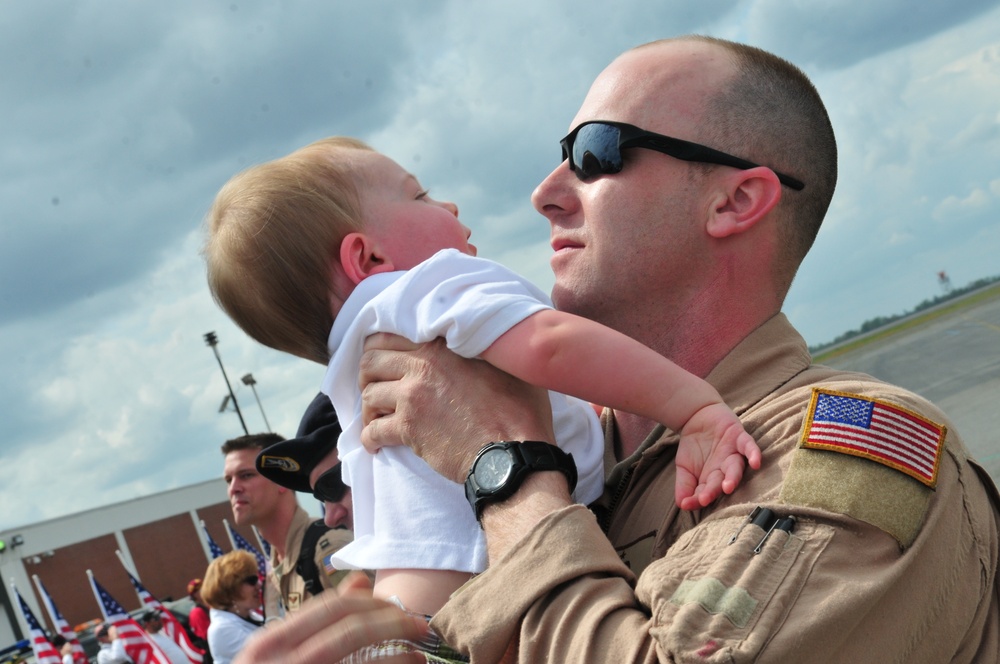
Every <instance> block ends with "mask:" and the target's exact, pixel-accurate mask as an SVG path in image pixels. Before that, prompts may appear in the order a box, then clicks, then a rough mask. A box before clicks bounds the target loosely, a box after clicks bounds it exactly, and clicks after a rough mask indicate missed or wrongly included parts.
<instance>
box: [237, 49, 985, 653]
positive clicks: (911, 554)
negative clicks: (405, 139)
mask: <svg viewBox="0 0 1000 664" xmlns="http://www.w3.org/2000/svg"><path fill="white" fill-rule="evenodd" d="M601 121H604V122H601ZM615 123H628V125H630V126H622V125H621V124H615ZM588 127H589V128H588ZM570 129H571V130H572V133H571V134H570V135H569V136H567V138H566V139H564V141H563V149H564V152H563V162H562V164H560V166H559V167H558V168H557V169H556V170H555V171H553V172H552V173H551V174H550V175H549V176H548V178H546V180H545V181H544V182H543V183H542V184H541V185H539V187H538V188H537V189H536V191H535V193H534V196H533V201H534V204H535V207H536V208H537V209H538V210H539V211H540V212H541V213H542V214H543V215H545V216H546V217H547V218H548V220H549V222H550V224H551V228H552V246H553V249H554V251H555V254H554V256H553V258H552V267H553V271H554V272H555V277H556V281H555V286H554V288H553V300H554V301H555V304H556V306H557V307H558V308H560V309H562V310H565V311H570V312H573V313H577V314H579V315H583V316H586V317H588V318H592V319H594V320H597V321H599V322H601V323H604V324H606V325H609V326H610V327H613V328H615V329H618V330H620V331H622V332H624V333H626V334H629V335H630V336H632V337H634V338H636V339H639V340H640V341H643V342H644V343H646V344H647V345H648V346H650V347H651V348H653V349H655V350H657V351H659V352H661V353H662V354H664V355H666V356H667V357H669V358H670V359H672V360H673V361H675V362H677V363H678V364H680V365H681V366H683V367H685V368H686V369H688V370H690V371H692V372H693V373H695V374H697V375H700V376H704V377H706V378H707V380H708V381H709V382H711V383H712V384H713V385H714V386H715V387H716V388H717V389H718V390H719V391H720V392H721V394H722V395H723V397H725V399H726V401H727V403H728V404H729V405H730V406H732V407H733V408H734V409H735V410H736V412H737V413H738V414H740V416H741V418H742V419H743V422H744V425H745V426H746V428H747V430H748V431H750V433H751V434H753V435H754V436H755V438H756V439H757V442H758V444H759V445H760V447H761V450H762V451H763V453H764V459H763V466H762V468H761V469H760V470H759V471H756V472H753V473H750V474H749V475H748V476H747V477H746V478H745V479H744V482H743V484H742V485H740V486H739V487H738V488H737V490H736V491H735V492H734V493H733V494H731V495H729V496H724V497H723V498H721V499H720V500H718V501H717V502H716V503H714V504H712V505H710V506H708V507H707V508H705V509H702V510H700V511H696V512H681V511H680V510H679V509H678V508H677V507H676V505H675V504H674V500H673V496H674V481H675V469H674V463H673V457H674V453H675V450H676V445H675V443H676V436H674V435H673V434H672V433H671V432H669V431H664V430H663V429H662V427H659V426H658V425H656V424H655V423H652V422H649V421H644V420H642V419H640V418H637V417H635V416H632V415H630V414H628V413H625V412H614V413H605V416H604V420H605V425H606V431H607V446H606V459H607V463H606V467H607V475H608V479H607V491H606V492H605V496H604V498H603V499H602V500H601V501H600V504H599V505H596V506H594V509H593V511H591V510H589V509H587V508H586V507H583V506H580V505H573V504H572V503H571V502H570V498H569V495H570V493H569V490H568V486H567V484H568V483H567V479H566V476H565V475H564V474H563V473H561V472H558V471H555V472H553V471H547V472H546V471H539V470H533V469H531V468H530V467H528V468H527V470H525V465H524V464H523V463H522V464H521V465H518V464H517V463H513V462H512V464H510V465H508V466H507V468H508V469H512V470H519V471H520V472H514V473H511V474H510V475H509V476H502V475H501V474H493V475H491V474H490V473H489V472H487V471H489V470H490V468H483V467H482V466H483V464H481V463H475V462H474V460H477V461H478V460H479V459H484V458H486V457H485V456H483V457H480V456H479V452H480V449H481V448H483V446H484V445H485V444H486V443H489V442H491V441H499V440H509V441H525V440H534V441H552V440H553V438H552V426H551V415H550V413H549V412H548V409H547V403H548V401H547V400H546V399H544V397H543V395H542V394H541V393H540V391H538V390H536V389H534V388H530V387H528V386H525V385H519V384H517V383H516V382H515V381H513V380H512V379H511V378H510V377H509V376H505V375H502V374H500V373H499V372H497V371H496V370H495V369H493V368H492V367H490V366H489V365H488V364H487V363H485V362H476V361H469V360H462V359H460V358H458V357H457V356H455V355H453V354H451V353H449V352H447V350H446V349H444V347H443V345H442V344H441V343H439V342H434V343H431V344H425V345H423V346H420V347H414V346H413V345H412V344H409V343H408V342H406V341H405V340H402V339H399V338H394V337H386V336H378V337H374V338H372V339H370V340H369V342H368V344H367V347H368V349H369V352H368V353H366V356H365V358H364V361H363V365H362V367H363V368H362V375H361V377H360V379H361V383H362V385H366V387H365V388H364V397H365V411H364V414H365V418H366V421H368V422H370V424H369V425H368V427H367V428H366V430H365V432H364V439H365V442H366V445H368V446H369V449H370V450H372V451H374V450H375V449H377V447H378V446H379V445H393V444H406V445H409V446H410V447H412V448H413V449H414V450H415V451H416V452H417V453H418V454H420V455H421V456H422V457H423V458H424V459H425V460H426V461H428V463H430V464H431V465H432V466H433V467H434V468H435V469H436V470H438V471H439V472H441V473H442V474H443V475H445V476H446V477H449V478H451V479H452V480H454V481H456V482H462V481H464V480H465V479H466V476H467V475H468V474H469V472H470V468H472V469H473V471H474V473H475V474H476V475H475V476H476V477H477V478H479V475H478V474H479V473H480V472H482V473H483V477H482V479H484V480H490V479H492V480H496V485H497V486H499V487H500V488H501V489H503V490H504V491H503V492H501V493H499V494H490V493H489V491H487V492H486V494H485V496H479V495H476V494H473V495H472V497H471V500H472V501H473V502H477V501H478V503H479V507H480V509H481V510H482V525H483V528H484V529H485V531H486V536H487V542H488V546H489V556H490V567H489V569H487V571H486V572H484V573H483V574H481V575H479V576H478V577H476V578H474V579H473V580H472V581H470V582H469V583H468V584H466V585H465V586H463V588H461V589H460V590H459V591H458V592H456V593H455V594H454V595H453V596H452V599H451V600H450V601H449V602H448V603H447V604H446V605H445V606H444V608H443V609H442V610H441V611H440V612H439V613H438V614H437V615H436V616H435V617H434V619H433V621H432V623H431V626H432V627H434V628H435V629H436V630H437V631H438V632H439V633H440V634H442V635H443V636H444V637H445V638H446V639H447V640H448V641H449V642H450V643H451V644H452V645H454V646H457V647H458V648H459V649H460V650H462V651H463V652H466V653H468V654H470V655H471V661H473V662H497V661H501V660H503V661H520V662H574V663H576V662H586V663H588V664H590V663H594V662H616V663H617V662H654V661H660V662H699V663H707V662H726V663H734V662H768V663H781V664H787V663H792V662H794V663H796V664H800V663H814V662H877V663H879V664H881V663H883V662H899V663H903V662H906V663H911V662H918V663H919V662H926V663H929V664H930V663H933V664H937V663H940V662H969V663H972V662H975V663H980V662H997V661H998V660H1000V608H998V606H1000V589H998V579H997V555H998V533H1000V523H998V522H1000V497H998V496H997V493H996V487H995V486H994V485H993V483H992V481H990V479H989V478H988V477H987V476H986V474H985V473H984V472H983V471H982V469H981V468H980V467H979V466H978V465H977V464H976V463H975V462H973V461H972V460H970V459H969V458H968V451H967V450H966V448H965V446H964V444H963V443H962V441H961V439H960V437H959V436H958V434H957V432H956V431H955V430H954V427H952V425H951V423H950V422H949V421H948V419H947V417H946V416H945V415H944V414H943V413H941V412H940V411H939V410H938V409H937V408H935V407H934V406H933V405H932V404H930V403H928V402H927V401H926V400H924V399H922V398H920V397H918V396H916V395H914V394H911V393H909V392H906V391H905V390H902V389H900V388H897V387H894V386H891V385H886V384H884V383H880V382H878V381H876V380H875V379H873V378H871V377H868V376H863V375H859V374H850V373H846V372H838V371H834V370H832V369H828V368H824V367H821V366H815V365H812V363H811V358H810V356H809V352H808V349H807V347H806V344H805V342H804V341H803V339H802V338H801V336H800V335H799V334H798V333H797V332H796V331H795V330H794V329H793V328H792V327H791V325H790V324H789V323H788V321H787V319H786V318H785V316H784V315H783V314H782V313H781V312H780V309H781V304H782V301H783V300H784V297H785V295H786V293H787V291H788V288H789V286H790V284H791V281H792V278H793V277H794V274H795V272H796V270H797V269H798V266H799V264H800V263H801V261H802V259H803V258H804V257H805V255H806V253H807V252H808V250H809V248H810V246H811V244H812V241H813V239H814V238H815V236H816V233H817V231H818V229H819V226H820V224H821V222H822V220H823V217H824V215H825V213H826V209H827V207H828V205H829V202H830V199H831V197H832V195H833V189H834V185H835V181H836V174H837V166H836V145H835V142H834V137H833V131H832V129H831V127H830V124H829V120H828V118H827V114H826V111H825V109H824V108H823V105H822V102H821V100H820V99H819V97H818V95H817V94H816V92H815V90H814V89H813V87H812V85H811V84H810V83H809V82H808V80H807V79H806V78H805V76H804V75H802V73H801V72H799V71H798V70H797V69H796V68H795V67H793V66H791V65H790V64H788V63H786V62H784V61H782V60H780V59H778V58H775V57H774V56H772V55H770V54H768V53H765V52H761V51H759V50H757V49H751V48H747V47H744V46H741V45H738V44H732V43H729V42H721V41H718V40H710V39H704V38H681V39H675V40H669V41H662V42H656V43H653V44H650V45H645V46H642V47H639V48H637V49H633V50H631V51H629V52H627V53H625V54H623V55H622V56H620V57H619V58H618V59H616V60H615V61H614V62H613V63H612V64H611V65H610V66H609V67H608V68H607V69H606V70H605V71H604V72H603V73H602V74H601V75H600V76H599V77H598V79H597V80H596V81H595V83H594V85H593V86H592V87H591V90H590V92H589V93H588V95H587V97H586V99H585V100H584V103H583V106H582V107H581V109H580V111H579V113H578V114H577V117H576V118H575V119H574V120H573V122H572V123H571V125H570ZM649 132H655V134H656V135H650V133H649ZM664 135H666V136H664ZM667 137H676V138H678V139H683V141H685V142H679V141H677V140H675V139H671V138H667ZM692 143H693V144H692ZM704 146H711V148H714V150H715V151H712V150H708V149H706V148H705V147H704ZM717 151H723V153H724V154H721V155H720V153H719V152H717ZM732 155H736V156H738V157H739V159H734V158H733V157H732ZM567 157H568V159H567ZM744 160H752V161H744ZM703 162H710V163H711V164H712V165H707V164H706V163H703ZM757 164H762V165H763V166H758V165H757ZM582 359H584V358H582ZM456 405H459V407H456ZM492 459H493V461H494V462H497V458H496V457H492ZM492 466H493V470H496V469H498V468H500V469H502V468H504V466H503V464H501V463H499V462H497V463H494V464H492ZM510 478H513V479H510ZM477 484H479V486H483V484H481V483H478V482H477ZM486 486H490V485H489V484H486ZM504 493H506V497H503V498H500V497H499V496H500V495H504ZM595 513H596V514H597V518H595ZM307 611H308V612H309V613H311V615H310V616H308V617H309V618H310V620H305V618H307V616H302V618H303V619H301V620H296V621H294V623H293V624H289V625H286V626H284V627H286V628H287V629H286V630H285V631H284V632H281V631H274V632H271V633H270V634H265V635H264V638H261V639H258V640H256V641H255V643H254V644H252V645H251V648H250V649H248V650H249V651H252V654H253V655H254V658H253V659H252V660H251V659H247V660H245V661H248V662H249V661H253V662H255V664H260V663H261V662H278V661H283V660H282V659H281V657H282V653H284V652H293V651H294V652H295V653H296V654H299V653H303V652H308V653H310V654H311V655H312V654H315V653H317V652H324V653H325V654H327V655H330V656H334V655H339V656H343V655H342V654H341V653H343V652H345V651H348V649H349V648H353V647H356V646H357V645H360V642H361V641H363V640H366V639H364V638H358V639H356V640H353V641H352V640H350V638H349V637H348V635H347V634H348V633H351V631H352V629H353V630H354V633H355V634H356V633H357V631H358V630H357V629H354V628H353V627H352V623H351V616H349V615H347V616H345V615H344V614H343V612H342V610H341V608H340V607H339V606H334V605H330V606H319V605H318V604H317V605H314V606H313V607H310V608H309V609H308V610H307ZM324 618H325V620H324ZM388 619H389V618H387V620H388ZM392 620H393V622H392V623H391V624H386V625H383V626H384V627H385V630H384V631H382V632H380V633H379V637H380V638H386V634H387V633H391V634H393V635H396V636H398V637H401V638H402V636H403V634H404V631H405V630H404V616H403V615H402V614H401V613H399V614H396V615H395V617H394V618H393V619H392ZM370 637H371V639H376V638H379V637H376V636H375V635H374V634H372V635H370Z"/></svg>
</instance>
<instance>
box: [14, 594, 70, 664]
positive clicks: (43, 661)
mask: <svg viewBox="0 0 1000 664" xmlns="http://www.w3.org/2000/svg"><path fill="white" fill-rule="evenodd" d="M11 588H14V594H15V595H17V603H18V605H19V606H20V607H21V615H22V616H24V622H26V623H27V624H28V632H29V636H30V637H31V650H32V651H33V652H34V653H35V661H36V662H38V664H62V656H61V655H60V654H59V653H58V651H56V649H55V646H53V645H52V642H51V641H49V639H48V637H46V636H45V631H44V630H43V629H42V626H41V625H40V624H39V623H38V619H37V618H35V614H34V613H33V612H32V611H31V608H30V607H29V606H28V605H27V604H26V603H25V602H24V598H23V597H21V593H20V592H18V590H17V588H15V587H14V584H11Z"/></svg>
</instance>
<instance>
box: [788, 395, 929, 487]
mask: <svg viewBox="0 0 1000 664" xmlns="http://www.w3.org/2000/svg"><path fill="white" fill-rule="evenodd" d="M945 433H946V428H945V426H944V425H943V424H938V423H936V422H932V421H931V420H928V419H927V418H925V417H923V416H921V415H919V414H917V413H915V412H913V411H911V410H908V409H906V408H903V407H902V406H898V405H896V404H892V403H889V402H887V401H882V400H881V399H871V398H868V397H863V396H860V395H857V394H849V393H847V392H836V391H833V390H824V389H820V388H813V394H812V400H811V402H810V403H809V413H808V415H807V417H806V424H805V428H804V430H803V432H802V441H801V447H806V448H812V449H821V450H831V451H834V452H840V453H843V454H849V455H851V456H856V457H862V458H865V459H870V460H872V461H875V462H878V463H880V464H882V465H884V466H888V467H889V468H893V469H895V470H898V471H900V472H902V473H905V474H907V475H909V476H910V477H912V478H914V479H916V480H917V481H919V482H921V483H922V484H925V485H926V486H929V487H931V488H934V486H935V485H936V484H937V473H938V466H939V465H940V462H941V452H942V450H943V449H944V437H945Z"/></svg>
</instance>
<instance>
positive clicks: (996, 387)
mask: <svg viewBox="0 0 1000 664" xmlns="http://www.w3.org/2000/svg"><path fill="white" fill-rule="evenodd" d="M819 363H820V364H826V365H828V366H832V367H836V368H839V369H849V370H852V371H861V372H864V373H867V374H870V375H872V376H875V377H876V378H879V379H881V380H884V381H887V382H889V383H894V384H896V385H900V386H902V387H905V388H907V389H909V390H912V391H913V392H916V393H917V394H919V395H921V396H923V397H926V398H927V399H930V400H931V401H933V402H934V403H935V404H937V405H938V406H939V407H940V408H941V409H942V410H944V412H945V413H946V414H947V415H948V416H949V417H950V418H951V420H952V422H953V423H954V425H955V428H956V429H957V431H958V433H959V434H960V435H961V436H962V439H963V440H964V441H965V444H966V445H967V446H968V447H969V449H970V450H971V451H972V455H973V457H975V458H976V459H978V460H979V462H980V463H981V464H982V465H983V467H984V468H986V470H987V471H989V473H990V475H991V476H992V477H993V480H994V481H995V482H997V483H998V484H1000V291H998V294H997V296H995V297H993V298H991V299H988V300H985V301H982V302H978V303H976V304H972V305H970V306H968V307H964V308H961V309H959V310H957V311H954V312H950V313H948V314H946V315H943V316H940V317H938V318H936V319H934V320H930V321H927V322H926V323H921V324H920V325H917V326H915V327H913V328H910V329H907V330H904V331H901V332H898V333H896V334H894V335H892V336H890V337H889V338H886V339H882V340H878V341H872V342H871V343H869V344H866V345H864V346H862V347H860V348H857V349H855V350H852V351H850V352H847V353H844V354H842V355H838V356H835V357H833V358H830V359H827V360H823V359H820V360H819Z"/></svg>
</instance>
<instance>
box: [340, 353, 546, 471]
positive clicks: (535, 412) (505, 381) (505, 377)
mask: <svg viewBox="0 0 1000 664" xmlns="http://www.w3.org/2000/svg"><path fill="white" fill-rule="evenodd" d="M358 382H359V384H360V386H361V395H362V409H361V414H362V418H363V421H364V424H365V428H364V430H363V431H362V433H361V442H362V443H363V444H364V446H365V448H366V449H367V450H368V451H369V452H373V453H374V452H377V451H378V449H379V448H380V447H384V446H392V445H406V446H407V447H410V448H411V449H412V450H413V451H414V452H416V454H417V455H418V456H420V457H421V458H423V459H424V461H426V462H427V463H428V464H429V465H430V466H431V467H432V468H434V470H436V471H437V472H438V473H440V474H441V475H444V476H445V477H447V478H448V479H450V480H452V481H454V482H459V483H461V482H464V481H465V476H466V475H467V474H468V472H469V468H470V467H471V466H472V461H473V459H475V456H476V454H477V453H478V452H479V450H480V449H482V447H483V446H484V445H486V444H487V443H489V442H491V441H499V440H544V441H553V440H555V437H554V435H553V433H552V409H551V405H550V404H549V399H548V394H547V393H546V392H545V390H543V389H541V388H537V387H533V386H531V385H528V384H527V383H524V382H522V381H520V380H518V379H516V378H514V377H513V376H511V375H509V374H507V373H504V372H503V371H500V370H499V369H497V368H495V367H493V366H492V365H490V364H489V363H487V362H484V361H482V360H468V359H464V358H462V357H459V356H458V355H455V354H454V353H452V352H451V351H449V350H448V348H447V347H446V346H445V344H444V341H443V340H441V339H437V340H435V341H432V342H429V343H425V344H413V343H411V342H409V341H407V340H406V339H404V338H402V337H397V336H394V335H391V334H376V335H372V336H371V337H368V339H367V340H366V341H365V352H364V355H363V356H362V358H361V372H360V374H359V376H358Z"/></svg>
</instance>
